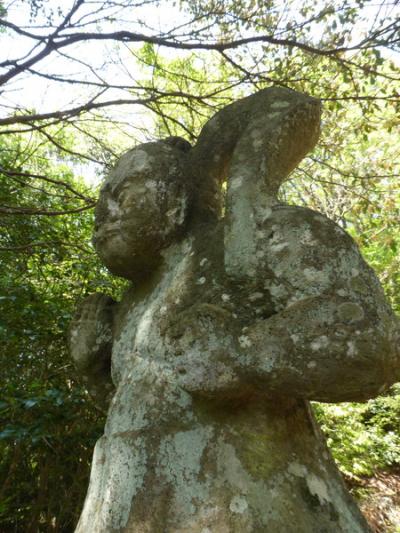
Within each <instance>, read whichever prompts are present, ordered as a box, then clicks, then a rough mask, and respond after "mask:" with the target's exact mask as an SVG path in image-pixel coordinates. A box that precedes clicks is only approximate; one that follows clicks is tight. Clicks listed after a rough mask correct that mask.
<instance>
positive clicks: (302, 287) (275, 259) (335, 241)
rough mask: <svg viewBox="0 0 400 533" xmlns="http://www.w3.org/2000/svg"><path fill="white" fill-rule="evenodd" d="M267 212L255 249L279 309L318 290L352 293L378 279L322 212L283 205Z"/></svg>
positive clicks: (349, 240)
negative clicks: (256, 248)
mask: <svg viewBox="0 0 400 533" xmlns="http://www.w3.org/2000/svg"><path fill="white" fill-rule="evenodd" d="M267 215H268V216H267V217H266V218H265V220H264V223H263V225H262V227H261V228H260V229H259V232H260V240H259V243H260V245H259V248H258V252H257V253H258V255H259V256H260V257H259V259H260V264H259V271H260V272H264V273H265V277H264V282H263V284H264V288H265V289H267V290H268V291H269V293H270V294H271V296H272V299H273V300H275V307H276V310H277V311H279V310H282V309H283V308H285V307H287V306H288V305H290V304H291V303H294V302H296V301H299V300H302V299H304V298H309V297H313V296H318V295H321V294H327V293H330V294H333V293H338V294H339V295H340V294H343V295H345V293H346V295H351V296H354V293H355V292H359V293H362V292H363V291H368V285H370V284H371V282H373V283H375V281H377V280H376V276H375V274H374V273H373V271H372V270H371V269H370V267H369V266H368V265H367V264H366V262H365V261H364V260H363V258H362V256H361V253H360V251H359V249H358V246H357V244H356V243H355V241H354V240H353V239H352V237H351V236H350V235H349V234H348V233H346V231H344V230H343V229H342V228H341V227H340V226H339V225H338V224H336V223H335V222H334V221H333V220H330V219H329V218H328V217H326V216H325V215H323V214H321V213H318V212H316V211H313V210H311V209H308V208H304V207H297V206H287V205H277V206H274V207H272V209H271V212H270V213H267Z"/></svg>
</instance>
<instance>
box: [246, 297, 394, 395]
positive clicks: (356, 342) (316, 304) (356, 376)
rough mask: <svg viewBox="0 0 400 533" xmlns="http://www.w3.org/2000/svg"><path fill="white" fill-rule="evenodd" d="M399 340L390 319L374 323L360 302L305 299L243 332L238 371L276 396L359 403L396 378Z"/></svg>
mask: <svg viewBox="0 0 400 533" xmlns="http://www.w3.org/2000/svg"><path fill="white" fill-rule="evenodd" d="M399 339H400V329H399V322H398V320H397V319H396V317H395V316H394V315H390V314H389V313H388V314H387V316H386V317H384V319H380V320H379V321H378V322H377V317H376V316H374V317H372V316H371V313H370V311H369V310H368V308H367V307H366V306H363V305H362V304H361V303H355V302H349V301H345V300H344V299H343V298H340V297H335V296H332V295H329V296H319V297H315V298H308V299H306V300H303V301H300V302H298V303H296V304H294V305H292V306H290V307H288V308H287V309H286V310H285V311H283V312H281V313H279V314H277V315H274V316H273V317H271V318H269V319H267V320H264V321H260V322H257V323H256V324H255V325H254V326H253V327H251V328H249V329H248V331H246V333H245V338H244V340H243V344H244V345H247V348H246V349H245V353H246V356H245V360H247V361H248V364H246V365H245V366H244V372H245V373H246V374H247V380H249V381H250V382H254V383H255V384H257V387H260V388H261V389H264V388H265V390H266V392H268V391H271V392H274V394H278V395H279V394H282V395H285V394H287V393H289V394H290V395H291V396H293V395H295V396H298V397H303V398H308V399H310V400H319V401H329V402H335V401H358V400H364V399H367V398H371V397H372V396H376V395H377V394H379V393H380V392H382V391H383V390H384V389H385V388H387V387H388V386H389V385H391V384H392V383H394V382H395V381H397V380H398V379H400V360H399V359H400V351H399Z"/></svg>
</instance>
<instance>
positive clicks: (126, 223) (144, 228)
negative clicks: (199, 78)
mask: <svg viewBox="0 0 400 533" xmlns="http://www.w3.org/2000/svg"><path fill="white" fill-rule="evenodd" d="M189 150H190V144H189V143H188V142H187V141H184V140H183V139H180V138H179V137H169V138H167V139H165V140H164V141H159V142H151V143H146V144H141V145H140V146H138V147H136V148H133V149H132V150H129V151H128V152H127V153H125V154H124V155H123V156H122V157H121V158H120V159H119V161H118V163H117V165H116V166H115V168H114V169H113V170H112V171H111V173H110V174H109V176H108V177H107V178H106V180H105V182H104V185H103V187H102V189H101V191H100V197H99V201H98V204H97V207H96V213H95V233H94V238H93V241H94V244H95V247H96V250H97V253H98V254H99V256H100V258H101V260H102V261H103V262H104V264H105V265H106V266H107V268H108V269H109V270H110V271H111V272H112V273H113V274H116V275H118V276H122V277H124V278H127V279H131V280H141V279H144V278H146V277H147V276H148V275H149V274H151V272H153V271H154V270H155V269H156V268H157V267H158V265H159V264H160V262H161V259H162V256H161V252H162V250H163V249H165V248H166V247H168V246H169V245H170V244H171V243H172V242H173V241H174V240H176V239H177V238H179V237H180V236H181V235H182V233H183V230H184V227H185V222H186V218H187V213H188V208H189V205H190V201H191V191H190V179H189V177H188V176H187V170H186V168H187V163H186V160H187V152H188V151H189Z"/></svg>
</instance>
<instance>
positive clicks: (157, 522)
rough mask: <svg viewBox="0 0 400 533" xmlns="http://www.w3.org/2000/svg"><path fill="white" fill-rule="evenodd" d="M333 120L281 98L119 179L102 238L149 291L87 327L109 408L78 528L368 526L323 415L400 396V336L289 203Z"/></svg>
mask: <svg viewBox="0 0 400 533" xmlns="http://www.w3.org/2000/svg"><path fill="white" fill-rule="evenodd" d="M319 122H320V104H319V102H318V101H316V100H315V99H313V98H310V97H308V96H306V95H304V94H300V93H297V92H294V91H291V90H288V89H283V88H278V87H274V88H269V89H265V90H262V91H259V92H257V93H256V94H254V95H252V96H249V97H247V98H243V99H241V100H239V101H237V102H235V103H233V104H232V105H230V106H227V107H226V108H224V109H223V110H222V111H220V112H218V113H217V114H216V115H215V116H214V117H213V118H212V119H211V120H210V121H209V122H208V123H207V124H206V125H205V127H204V128H203V130H202V132H201V135H200V137H199V139H198V142H197V144H196V145H195V146H194V147H191V146H190V144H189V143H188V142H186V141H185V140H183V139H180V138H178V137H170V138H167V139H165V140H162V141H158V142H152V143H146V144H142V145H140V146H138V147H136V148H134V149H132V150H130V151H129V152H127V153H126V154H124V155H123V156H122V157H121V159H120V160H119V162H118V164H117V166H116V167H115V169H114V170H113V171H112V172H111V174H110V176H109V177H108V178H107V179H106V181H105V184H104V186H103V188H102V190H101V193H100V199H99V203H98V206H97V210H96V228H95V235H94V242H95V245H96V249H97V251H98V254H99V256H100V258H101V259H102V261H103V262H104V264H105V265H106V266H107V268H108V269H109V270H110V271H111V272H113V273H114V274H116V275H118V276H122V277H124V278H127V279H128V280H131V281H132V286H131V288H129V289H128V290H127V291H126V293H125V294H124V296H123V298H122V300H121V302H119V303H116V302H114V301H113V300H112V299H111V298H109V297H108V296H105V295H102V294H94V295H93V296H90V297H89V298H87V299H86V300H85V301H84V302H83V305H82V306H81V308H80V310H79V311H78V313H77V315H76V318H75V319H74V321H73V323H72V326H71V331H70V346H71V352H72V357H73V359H74V361H75V364H76V367H77V368H78V370H79V371H80V373H81V375H82V376H83V379H84V380H85V381H86V384H87V388H88V390H89V391H90V392H91V394H92V395H93V397H94V398H95V399H96V401H97V402H98V404H99V405H100V406H101V407H102V408H104V409H108V416H107V422H106V426H105V430H104V435H103V436H102V437H101V438H100V439H99V441H98V442H97V444H96V447H95V451H94V457H93V464H92V472H91V478H90V485H89V489H88V493H87V497H86V501H85V505H84V509H83V512H82V515H81V518H80V521H79V524H78V527H77V532H79V533H111V532H125V533H128V532H132V533H133V532H135V533H142V532H143V533H144V532H149V533H150V532H154V533H178V532H179V533H183V532H185V533H210V532H212V533H225V532H226V533H228V532H229V533H230V532H232V533H247V532H268V533H291V532H293V533H322V532H325V533H340V532H343V533H344V532H346V533H357V532H366V531H368V526H367V524H366V522H365V521H364V519H363V517H362V515H361V514H360V512H359V510H358V508H357V506H356V505H355V503H354V502H353V500H352V499H351V497H350V495H349V494H348V493H347V491H346V489H345V487H344V485H343V483H342V481H341V478H340V475H339V474H338V471H337V469H336V467H335V465H334V464H333V461H332V459H331V457H330V455H329V452H328V450H327V448H326V445H325V443H324V440H323V438H322V437H321V434H320V431H319V428H318V427H317V426H316V423H315V421H314V418H313V416H312V414H311V410H310V405H309V401H310V400H319V401H329V402H338V401H353V400H355V401H357V400H364V399H367V398H371V397H373V396H375V395H377V394H379V393H380V392H382V391H384V390H385V389H386V388H387V387H389V386H390V385H391V384H392V383H393V382H394V381H396V379H398V378H399V376H400V372H399V367H400V365H399V355H400V354H399V342H398V341H399V322H398V320H397V319H396V317H395V316H394V314H393V313H392V311H391V309H390V307H389V305H388V303H387V302H386V300H385V297H384V294H383V291H382V288H381V286H380V284H379V282H378V280H377V278H376V276H375V274H374V272H373V271H372V270H371V268H370V267H369V266H368V265H367V264H366V263H365V261H364V260H363V258H362V257H361V255H360V252H359V250H358V248H357V245H356V244H355V243H354V241H353V240H352V238H351V237H350V236H349V235H348V234H347V233H345V232H344V231H343V230H342V229H341V228H340V227H339V226H338V225H336V224H335V223H334V222H332V221H331V220H329V219H328V218H326V217H325V216H323V215H322V214H320V213H317V212H315V211H312V210H310V209H306V208H303V207H296V206H288V205H282V204H281V203H279V202H278V200H277V193H278V189H279V186H280V185H281V183H282V181H283V180H284V179H285V178H286V177H287V175H288V173H289V172H290V171H291V170H292V169H293V168H294V167H295V166H296V165H297V164H298V163H299V162H300V160H301V159H302V158H303V157H304V156H305V154H306V153H307V152H308V151H309V150H310V149H311V148H312V147H313V146H314V145H315V143H316V142H317V139H318V135H319ZM224 183H226V191H224V187H223V184H224Z"/></svg>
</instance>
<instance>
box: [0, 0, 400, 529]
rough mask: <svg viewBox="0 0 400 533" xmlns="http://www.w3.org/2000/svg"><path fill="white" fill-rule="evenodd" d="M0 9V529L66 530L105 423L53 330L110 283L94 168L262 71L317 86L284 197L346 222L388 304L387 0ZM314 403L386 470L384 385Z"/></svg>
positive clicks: (392, 264) (334, 437)
mask: <svg viewBox="0 0 400 533" xmlns="http://www.w3.org/2000/svg"><path fill="white" fill-rule="evenodd" d="M0 5H1V13H0V14H1V18H0V41H1V50H2V54H4V57H3V58H2V59H0V86H1V89H0V91H1V93H0V106H1V107H0V215H1V219H0V225H1V233H0V267H1V268H0V287H1V289H0V306H1V307H2V313H1V323H0V336H1V342H2V346H3V350H2V358H1V360H0V366H1V370H2V375H3V380H4V383H5V387H4V393H3V396H2V399H1V403H0V415H1V417H2V422H3V423H2V429H1V430H0V431H1V433H0V454H1V458H2V459H1V463H0V478H1V482H0V529H1V530H2V531H32V532H34V531H35V532H36V531H65V532H66V531H72V529H73V523H74V521H75V520H76V518H77V514H78V512H79V509H80V507H81V503H82V499H83V497H84V491H85V489H86V486H87V479H86V478H87V475H88V464H89V461H90V454H91V450H92V447H93V441H94V440H95V439H96V437H97V435H98V433H99V432H101V427H102V424H103V420H102V416H101V414H99V413H97V412H96V410H95V408H94V406H93V404H91V403H90V399H89V398H88V397H87V394H86V392H85V390H84V389H83V388H82V387H81V386H80V385H79V384H78V383H75V381H74V379H73V375H74V374H73V371H72V368H71V367H70V363H69V359H68V356H67V353H66V343H65V332H66V329H67V325H68V322H69V320H70V317H71V310H72V308H73V304H74V303H75V302H76V300H77V299H79V298H81V297H84V296H85V295H86V294H88V293H90V292H94V291H96V289H97V290H99V289H101V290H102V291H103V292H104V291H105V292H108V293H110V294H114V295H117V294H118V291H119V288H120V286H119V283H118V281H117V280H115V279H113V280H111V279H110V278H109V277H108V275H107V273H106V272H105V271H104V270H102V268H101V267H100V265H99V263H98V262H97V259H96V257H95V255H94V253H93V248H92V246H91V244H90V235H91V225H92V211H93V207H94V205H95V202H96V196H97V191H96V187H97V185H96V184H97V182H98V177H99V176H100V175H101V174H103V173H104V172H106V171H107V169H108V168H109V167H110V165H112V164H113V162H114V161H115V159H116V157H118V155H119V154H120V153H121V152H122V151H124V150H125V149H126V148H127V147H129V146H132V145H134V144H136V143H137V142H142V141H144V140H153V139H155V138H158V137H160V136H166V135H181V136H183V137H185V138H186V139H188V140H189V141H190V142H192V143H193V142H195V140H196V138H197V135H198V132H199V130H200V128H201V126H202V125H203V124H204V122H205V121H206V120H207V118H209V117H210V116H211V115H212V114H213V113H214V112H215V111H216V110H217V109H219V108H220V107H223V106H224V105H226V104H228V103H229V102H230V101H232V100H233V99H235V98H237V97H240V96H243V95H246V94H250V93H251V92H254V91H255V90H257V89H260V88H262V87H265V86H268V85H271V84H277V85H281V86H285V87H290V88H293V89H296V90H300V91H305V92H308V93H310V94H312V95H313V96H316V97H319V98H321V100H322V101H323V106H324V114H323V127H322V138H321V141H320V143H319V146H318V147H317V149H316V150H315V151H314V152H313V153H312V154H311V155H310V156H309V157H308V158H307V159H306V160H305V161H304V162H303V164H302V166H301V167H300V168H299V169H297V170H296V171H295V172H294V173H293V174H292V175H291V177H290V180H289V181H288V182H287V184H286V188H285V190H284V192H283V196H284V197H283V199H284V200H285V201H288V202H293V203H298V204H299V203H300V204H306V205H308V206H310V207H312V208H315V209H318V210H321V211H323V212H325V213H326V214H328V216H330V217H331V218H333V219H335V220H336V221H337V222H338V223H340V224H341V225H342V226H344V227H346V229H347V230H348V231H350V232H351V233H352V235H353V237H355V238H356V239H357V241H358V243H359V244H360V246H361V247H362V250H363V253H364V255H365V256H366V258H367V260H368V261H369V262H370V263H371V264H372V265H373V266H374V268H375V269H376V270H377V271H378V273H379V274H380V277H381V280H382V282H383V284H384V287H385V290H386V292H387V294H388V296H389V297H390V299H391V301H392V304H393V305H394V306H395V308H396V309H397V311H398V312H400V297H399V294H400V291H399V289H400V278H399V272H400V268H399V266H400V265H399V246H400V229H399V220H400V202H399V198H400V195H399V190H398V177H399V174H400V172H399V167H398V162H399V161H400V157H399V144H398V116H399V111H400V103H399V102H400V96H399V92H398V89H397V87H398V81H399V78H400V76H399V70H398V66H397V64H396V60H397V58H398V55H397V54H398V51H399V42H400V38H399V30H400V24H399V18H398V14H399V2H398V0H394V1H390V0H380V1H379V2H375V1H374V2H372V0H369V1H364V0H355V1H349V0H344V1H343V2H340V3H338V2H331V3H324V5H322V4H318V3H317V4H316V3H314V2H312V1H311V0H310V1H308V0H307V1H305V2H303V3H302V5H301V6H300V7H299V3H298V2H295V1H292V0H288V1H287V2H285V3H283V2H277V1H274V0H271V1H268V2H265V1H263V2H261V1H258V0H256V1H254V0H244V1H240V2H238V1H235V2H232V1H229V0H212V1H203V0H202V1H201V2H199V1H196V2H193V1H190V2H188V1H186V0H181V2H179V4H174V3H173V2H169V1H156V0H141V1H134V0H106V1H96V0H95V1H90V2H89V1H86V0H76V1H73V0H69V1H68V2H61V1H60V2H56V1H54V2H53V1H52V2H45V1H43V0H25V1H23V0H14V1H11V0H10V1H9V2H0ZM34 93H35V94H34ZM33 94H34V97H33ZM82 176H85V179H83V177H82ZM89 178H90V179H89ZM316 411H317V414H318V416H319V417H320V419H321V420H322V422H323V425H324V427H325V431H326V433H327V436H328V441H329V443H330V445H331V448H332V450H333V452H334V454H335V457H336V459H337V460H338V461H339V463H340V464H341V466H342V469H343V470H344V472H345V473H346V474H347V475H348V476H362V475H367V474H368V475H369V474H371V473H372V472H374V471H376V469H378V468H383V467H385V468H387V467H389V466H390V465H399V463H400V452H399V448H400V443H399V437H398V435H399V433H400V428H399V426H398V420H399V416H398V415H399V411H400V396H399V394H398V393H397V394H396V389H394V390H393V391H392V393H391V394H389V395H387V396H385V397H383V398H379V399H377V400H374V401H371V402H367V403H366V404H363V405H358V404H350V405H349V406H347V407H346V406H343V404H342V405H341V406H340V408H339V407H337V406H328V407H327V406H320V405H318V406H316ZM349 428H351V430H350V429H349Z"/></svg>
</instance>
